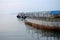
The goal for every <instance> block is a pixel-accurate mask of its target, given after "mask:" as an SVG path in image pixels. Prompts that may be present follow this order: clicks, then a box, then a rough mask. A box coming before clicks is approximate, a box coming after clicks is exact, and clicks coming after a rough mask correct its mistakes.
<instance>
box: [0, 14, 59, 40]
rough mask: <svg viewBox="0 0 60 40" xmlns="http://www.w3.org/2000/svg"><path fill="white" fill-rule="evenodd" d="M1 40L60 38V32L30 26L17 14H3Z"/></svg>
mask: <svg viewBox="0 0 60 40" xmlns="http://www.w3.org/2000/svg"><path fill="white" fill-rule="evenodd" d="M0 40H60V33H59V32H49V31H44V30H37V29H34V28H32V27H29V26H28V25H25V24H24V21H23V20H22V19H18V18H16V15H1V17H0Z"/></svg>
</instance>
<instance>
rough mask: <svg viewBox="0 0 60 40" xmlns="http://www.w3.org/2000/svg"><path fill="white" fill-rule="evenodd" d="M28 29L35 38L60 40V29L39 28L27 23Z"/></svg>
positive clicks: (36, 39) (38, 39) (39, 39)
mask: <svg viewBox="0 0 60 40" xmlns="http://www.w3.org/2000/svg"><path fill="white" fill-rule="evenodd" d="M26 30H27V32H28V33H29V34H31V36H32V38H33V40H34V39H35V40H60V32H59V31H47V30H38V29H35V28H33V27H30V26H28V25H26Z"/></svg>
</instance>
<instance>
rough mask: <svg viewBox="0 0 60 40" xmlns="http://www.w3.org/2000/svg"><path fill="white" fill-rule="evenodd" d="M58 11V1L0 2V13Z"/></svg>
mask: <svg viewBox="0 0 60 40" xmlns="http://www.w3.org/2000/svg"><path fill="white" fill-rule="evenodd" d="M51 10H60V0H0V13H1V14H3V13H4V14H5V13H7V14H8V13H18V12H34V11H51Z"/></svg>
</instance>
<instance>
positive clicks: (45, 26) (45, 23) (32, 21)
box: [25, 18, 60, 30]
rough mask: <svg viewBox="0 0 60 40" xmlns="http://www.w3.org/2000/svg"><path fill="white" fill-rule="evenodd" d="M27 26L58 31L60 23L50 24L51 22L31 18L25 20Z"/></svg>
mask: <svg viewBox="0 0 60 40" xmlns="http://www.w3.org/2000/svg"><path fill="white" fill-rule="evenodd" d="M25 24H27V25H30V26H33V27H35V28H39V29H40V28H42V29H49V30H50V29H56V28H59V27H60V25H59V24H60V22H51V21H50V22H49V21H43V20H35V19H31V18H26V19H25ZM59 29H60V28H59Z"/></svg>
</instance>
